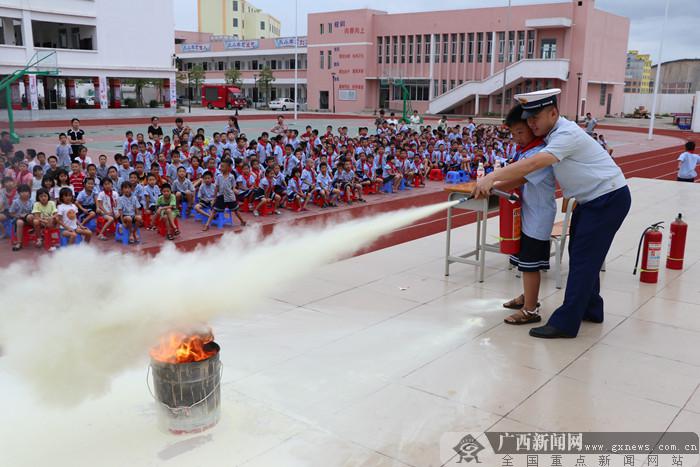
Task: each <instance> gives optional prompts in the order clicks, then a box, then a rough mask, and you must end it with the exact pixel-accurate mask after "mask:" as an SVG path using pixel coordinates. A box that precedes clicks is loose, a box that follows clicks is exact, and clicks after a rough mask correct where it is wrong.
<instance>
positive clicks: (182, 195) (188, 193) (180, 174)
mask: <svg viewBox="0 0 700 467" xmlns="http://www.w3.org/2000/svg"><path fill="white" fill-rule="evenodd" d="M170 187H171V189H172V191H173V192H174V193H175V199H176V200H177V206H178V209H182V201H183V200H186V201H187V212H186V213H185V216H189V215H190V214H192V208H193V205H194V192H195V188H194V185H193V184H192V181H191V180H189V179H188V178H187V169H185V167H183V166H179V167H178V168H177V176H176V177H175V180H173V181H172V183H171V184H170Z"/></svg>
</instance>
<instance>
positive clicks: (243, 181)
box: [236, 173, 256, 201]
mask: <svg viewBox="0 0 700 467" xmlns="http://www.w3.org/2000/svg"><path fill="white" fill-rule="evenodd" d="M255 181H256V178H255V175H254V174H252V173H251V174H248V176H243V175H239V176H238V178H236V184H237V185H238V189H239V190H240V191H239V192H238V201H245V200H246V199H247V198H248V197H249V196H250V195H252V194H253V189H255Z"/></svg>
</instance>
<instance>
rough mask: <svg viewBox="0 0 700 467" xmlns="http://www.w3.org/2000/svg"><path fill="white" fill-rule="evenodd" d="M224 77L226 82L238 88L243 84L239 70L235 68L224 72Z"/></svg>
mask: <svg viewBox="0 0 700 467" xmlns="http://www.w3.org/2000/svg"><path fill="white" fill-rule="evenodd" d="M224 79H225V80H226V84H233V85H234V86H236V87H238V88H240V87H241V86H242V85H243V80H242V79H241V70H236V69H234V68H231V69H230V70H226V71H225V72H224Z"/></svg>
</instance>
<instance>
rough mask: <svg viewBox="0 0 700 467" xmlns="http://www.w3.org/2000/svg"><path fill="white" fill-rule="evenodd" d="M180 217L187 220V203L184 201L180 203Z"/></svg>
mask: <svg viewBox="0 0 700 467" xmlns="http://www.w3.org/2000/svg"><path fill="white" fill-rule="evenodd" d="M183 198H184V196H183ZM180 217H182V218H183V219H187V201H185V200H184V199H183V200H182V202H181V203H180Z"/></svg>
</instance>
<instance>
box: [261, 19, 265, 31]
mask: <svg viewBox="0 0 700 467" xmlns="http://www.w3.org/2000/svg"><path fill="white" fill-rule="evenodd" d="M260 30H261V31H264V30H265V21H260Z"/></svg>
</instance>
